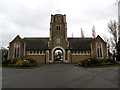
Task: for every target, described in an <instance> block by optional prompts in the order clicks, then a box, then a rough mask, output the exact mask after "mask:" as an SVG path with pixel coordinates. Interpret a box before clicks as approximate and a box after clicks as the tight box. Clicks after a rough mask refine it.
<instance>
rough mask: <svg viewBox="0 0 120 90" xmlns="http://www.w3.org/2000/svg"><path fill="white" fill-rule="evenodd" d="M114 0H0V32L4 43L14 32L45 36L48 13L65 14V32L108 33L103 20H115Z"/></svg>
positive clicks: (48, 22)
mask: <svg viewBox="0 0 120 90" xmlns="http://www.w3.org/2000/svg"><path fill="white" fill-rule="evenodd" d="M115 2H116V0H0V31H1V32H2V34H1V35H0V37H1V39H2V40H1V41H2V44H1V45H0V46H4V47H7V46H8V45H9V42H10V41H12V40H13V39H14V38H15V37H16V35H18V34H19V35H20V36H21V38H24V37H49V28H50V18H51V14H57V13H58V12H57V10H58V9H59V10H60V14H66V19H67V36H68V37H71V36H72V33H73V34H74V37H80V36H81V35H80V29H81V27H82V28H83V31H84V34H85V37H92V34H91V33H92V27H93V25H94V26H95V29H96V34H97V35H98V34H99V35H100V36H101V37H103V36H104V35H106V36H108V35H109V34H108V29H107V23H108V22H109V21H110V20H117V18H118V9H117V8H118V6H117V5H114V3H115Z"/></svg>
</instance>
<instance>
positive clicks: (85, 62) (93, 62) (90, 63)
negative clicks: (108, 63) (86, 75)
mask: <svg viewBox="0 0 120 90" xmlns="http://www.w3.org/2000/svg"><path fill="white" fill-rule="evenodd" d="M96 64H100V61H99V60H98V59H95V58H90V59H86V60H83V61H81V65H82V66H93V65H96Z"/></svg>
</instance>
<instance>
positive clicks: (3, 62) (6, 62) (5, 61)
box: [2, 59, 11, 66]
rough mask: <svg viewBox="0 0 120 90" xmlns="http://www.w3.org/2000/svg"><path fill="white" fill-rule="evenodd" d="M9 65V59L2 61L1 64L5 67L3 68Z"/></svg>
mask: <svg viewBox="0 0 120 90" xmlns="http://www.w3.org/2000/svg"><path fill="white" fill-rule="evenodd" d="M10 63H11V60H10V59H8V60H4V61H2V64H3V65H5V66H7V65H8V64H10Z"/></svg>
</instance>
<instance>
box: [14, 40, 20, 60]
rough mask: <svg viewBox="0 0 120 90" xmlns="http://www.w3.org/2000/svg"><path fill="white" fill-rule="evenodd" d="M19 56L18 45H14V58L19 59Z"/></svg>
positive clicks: (17, 43)
mask: <svg viewBox="0 0 120 90" xmlns="http://www.w3.org/2000/svg"><path fill="white" fill-rule="evenodd" d="M19 56H20V43H19V42H16V43H14V58H19Z"/></svg>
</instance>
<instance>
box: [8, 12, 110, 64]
mask: <svg viewBox="0 0 120 90" xmlns="http://www.w3.org/2000/svg"><path fill="white" fill-rule="evenodd" d="M106 57H108V50H107V43H106V42H105V41H104V40H103V39H102V38H101V37H100V36H99V35H98V36H97V37H96V38H74V37H71V38H69V37H67V22H66V15H62V14H55V15H51V22H50V37H48V38H41V37H38V38H34V37H33V38H21V37H20V36H19V35H17V36H16V37H15V38H14V39H13V40H12V41H11V42H10V43H9V55H8V58H9V59H13V58H28V59H34V60H36V61H37V62H38V63H54V62H62V63H79V62H80V61H82V60H85V59H88V58H99V59H103V58H106Z"/></svg>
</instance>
